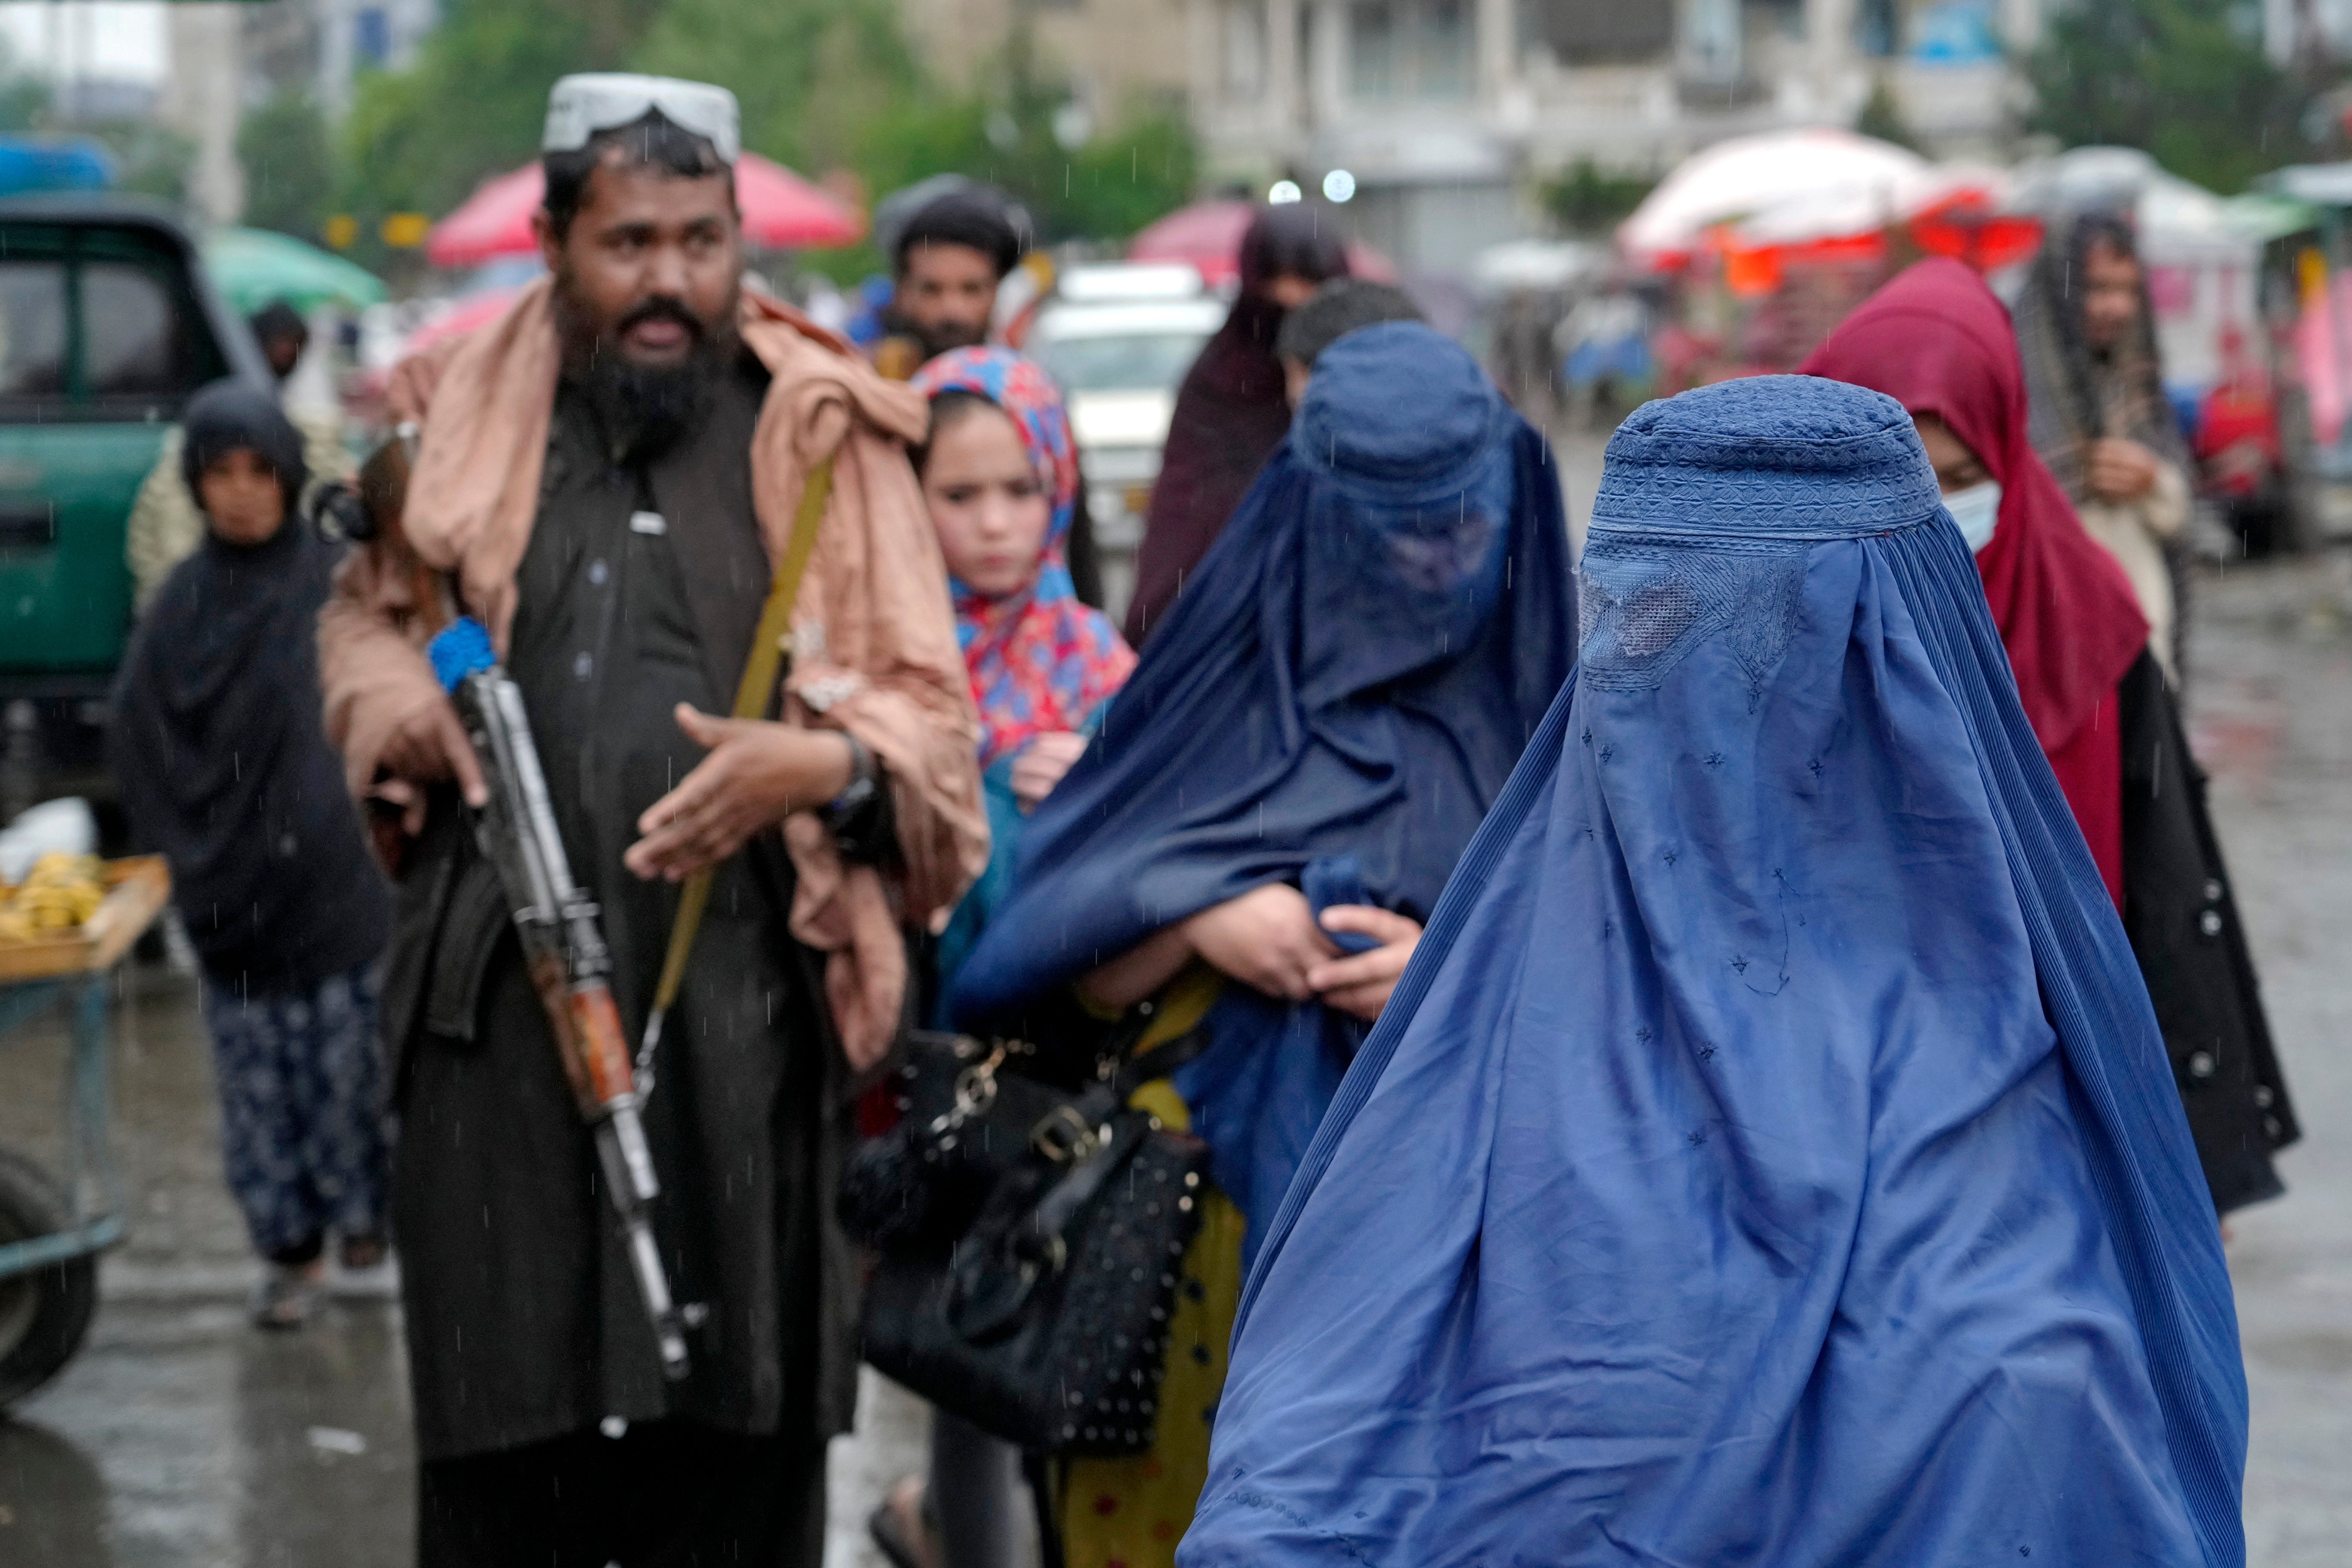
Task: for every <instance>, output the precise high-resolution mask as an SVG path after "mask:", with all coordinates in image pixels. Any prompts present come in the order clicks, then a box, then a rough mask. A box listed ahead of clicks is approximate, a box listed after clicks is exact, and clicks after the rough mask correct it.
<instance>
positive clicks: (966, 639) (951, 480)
mask: <svg viewBox="0 0 2352 1568" xmlns="http://www.w3.org/2000/svg"><path fill="white" fill-rule="evenodd" d="M912 384H914V385H915V386H916V387H918V388H919V389H920V390H921V391H922V392H923V394H924V395H926V396H928V397H929V399H930V400H931V427H930V433H929V437H927V438H926V439H925V441H924V443H923V446H922V448H921V450H919V451H918V452H917V453H916V454H915V468H916V472H917V473H918V474H919V476H920V477H921V479H922V482H923V500H924V501H925V503H926V504H927V505H929V508H930V512H931V523H932V526H933V527H935V528H936V529H938V530H939V535H940V552H941V553H942V554H943V555H945V556H946V557H947V563H948V572H949V574H950V582H949V587H950V590H951V591H952V592H953V595H954V598H955V611H956V632H957V635H958V636H959V637H961V640H962V643H963V657H964V664H965V667H966V668H969V669H970V670H971V695H972V700H973V701H974V702H976V703H977V704H978V705H979V707H980V765H981V769H982V781H983V783H984V784H985V788H986V795H987V800H988V828H989V835H990V839H991V843H990V848H989V859H988V869H987V870H986V871H984V872H982V874H981V879H980V880H979V881H978V882H976V883H974V884H973V885H972V888H971V890H970V891H969V892H967V893H966V894H965V895H964V897H963V901H962V902H961V903H960V904H958V905H957V906H956V911H955V916H954V918H953V919H952V920H951V921H950V922H949V925H948V928H947V930H946V931H944V932H943V933H942V934H941V935H940V941H939V950H938V954H939V992H938V994H940V995H944V994H946V991H947V987H948V984H949V983H950V982H951V981H952V980H953V979H954V978H955V974H956V972H957V970H959V969H961V967H962V966H963V960H964V957H965V955H966V954H967V953H969V952H971V949H972V946H973V944H974V943H975V942H978V941H979V939H980V933H981V931H982V929H983V928H984V927H985V926H986V925H987V922H988V915H989V910H991V909H992V908H993V907H994V906H995V905H997V904H998V903H1000V902H1001V901H1002V900H1003V897H1004V895H1005V894H1006V892H1007V891H1009V890H1010V889H1011V886H1012V881H1013V858H1014V855H1015V851H1016V850H1017V848H1018V847H1019V845H1020V842H1021V837H1022V834H1023V832H1024V829H1025V828H1026V827H1027V826H1028V815H1027V814H1028V812H1029V810H1030V809H1031V808H1032V807H1034V805H1036V804H1037V803H1038V802H1039V801H1041V800H1043V799H1045V795H1046V794H1047V793H1048V792H1049V791H1051V790H1052V789H1053V787H1054V786H1055V784H1058V783H1060V782H1061V778H1062V774H1063V773H1066V772H1067V771H1068V770H1069V766H1070V764H1071V763H1074V762H1076V761H1077V759H1078V756H1079V754H1080V753H1081V752H1084V751H1085V750H1086V747H1087V740H1086V737H1087V733H1088V732H1089V731H1090V730H1091V728H1092V727H1093V725H1094V722H1095V721H1096V719H1097V715H1098V714H1099V713H1100V711H1101V710H1102V707H1103V705H1104V704H1105V703H1106V702H1108V700H1110V697H1111V694H1112V693H1113V692H1115V691H1117V690H1118V689H1119V687H1120V686H1122V685H1123V684H1125V682H1126V680H1127V677H1128V674H1129V671H1131V670H1132V669H1134V668H1135V653H1134V650H1132V649H1131V648H1129V647H1128V646H1127V644H1126V643H1125V642H1123V641H1122V640H1120V638H1119V635H1118V631H1117V630H1116V629H1114V628H1113V627H1112V626H1111V624H1110V621H1109V619H1108V617H1106V616H1104V615H1103V614H1102V612H1101V611H1099V610H1096V609H1093V608H1090V607H1089V606H1087V605H1084V604H1081V603H1080V602H1079V600H1078V596H1077V592H1076V589H1075V588H1074V587H1073V586H1072V585H1071V583H1070V572H1069V568H1068V566H1067V565H1066V563H1064V561H1063V557H1062V549H1063V542H1064V540H1065V539H1066V537H1067V535H1068V532H1069V528H1070V519H1071V517H1072V516H1073V515H1074V514H1075V512H1076V509H1077V499H1078V462H1077V454H1076V449H1075V448H1074V447H1072V445H1071V442H1070V422H1069V419H1068V418H1067V416H1066V415H1065V414H1064V413H1063V410H1062V395H1061V394H1060V393H1059V392H1058V391H1056V390H1055V386H1054V384H1053V382H1052V381H1051V380H1050V379H1049V378H1048V377H1047V376H1046V374H1045V372H1044V371H1042V370H1040V369H1039V368H1038V367H1037V366H1036V365H1035V364H1034V363H1032V362H1030V361H1028V360H1025V359H1024V358H1022V357H1021V356H1020V355H1019V354H1016V353H1011V352H1010V351H1008V350H1005V349H997V348H971V349H957V350H955V351H953V352H952V353H945V354H942V355H940V357H939V358H937V359H935V360H932V361H931V362H930V363H928V364H926V365H925V366H923V368H922V369H921V370H920V371H919V372H917V373H916V374H915V376H914V378H913V383H912ZM942 1021H943V1020H942ZM1018 1476H1019V1455H1018V1453H1017V1452H1016V1451H1015V1450H1013V1449H1012V1448H1010V1447H1007V1446H1005V1445H1004V1444H1002V1443H999V1442H997V1441H996V1440H995V1439H993V1438H992V1437H989V1436H987V1435H986V1434H985V1433H982V1432H981V1431H980V1430H979V1429H978V1428H977V1427H973V1426H969V1425H967V1424H965V1423H963V1422H961V1421H959V1420H957V1419H956V1418H955V1417H953V1416H951V1415H948V1414H947V1413H946V1412H944V1411H940V1412H936V1413H935V1414H934V1418H933V1426H932V1462H931V1475H930V1486H929V1491H930V1495H929V1497H928V1498H927V1497H926V1496H925V1494H924V1487H923V1483H922V1482H921V1481H919V1480H915V1479H909V1480H907V1481H904V1482H901V1483H900V1485H899V1486H898V1489H896V1490H894V1492H893V1493H892V1495H891V1497H890V1498H889V1499H888V1500H886V1501H885V1502H884V1503H883V1504H882V1506H881V1507H880V1508H879V1509H877V1510H875V1513H874V1516H873V1518H872V1520H871V1521H870V1527H871V1529H872V1531H873V1533H874V1536H875V1539H876V1541H877V1542H878V1543H879V1544H880V1545H881V1546H882V1549H883V1551H884V1552H886V1553H887V1554H888V1555H889V1556H890V1558H891V1560H892V1561H893V1562H894V1563H901V1564H908V1565H914V1568H924V1565H928V1564H932V1563H940V1564H945V1565H946V1568H965V1565H969V1564H987V1565H990V1568H994V1565H995V1564H998V1563H1006V1562H1010V1561H1011V1560H1012V1558H1011V1552H1012V1541H1013V1537H1012V1536H1011V1535H1010V1534H1009V1533H1008V1532H1009V1531H1010V1530H1011V1521H1012V1519H1013V1497H1014V1495H1015V1492H1014V1488H1015V1483H1016V1482H1017V1479H1018Z"/></svg>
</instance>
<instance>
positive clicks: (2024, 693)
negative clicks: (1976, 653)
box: [1805, 260, 2299, 1214]
mask: <svg viewBox="0 0 2352 1568" xmlns="http://www.w3.org/2000/svg"><path fill="white" fill-rule="evenodd" d="M1805 369H1806V371H1807V372H1808V373H1809V374H1814V375H1825V376H1829V377H1831V378H1832V379H1834V380H1838V381H1845V382H1852V383H1853V384H1856V385H1860V386H1866V387H1869V388H1871V389H1872V390H1873V391H1875V392H1883V393H1885V394H1887V395H1889V396H1891V397H1893V398H1895V400H1896V401H1898V402H1899V403H1901V404H1902V405H1904V407H1905V408H1906V409H1907V410H1908V411H1909V412H1910V414H1911V416H1912V418H1913V420H1914V422H1915V423H1916V425H1917V426H1918V429H1919V432H1920V435H1921V437H1923V438H1924V439H1925V441H1926V443H1927V455H1928V457H1929V458H1930V459H1931V460H1933V461H1934V462H1935V464H1936V468H1937V477H1938V479H1939V481H1940V482H1941V483H1942V484H1943V486H1944V488H1945V491H1946V494H1945V500H1946V504H1947V505H1948V507H1949V508H1950V509H1951V510H1952V511H1953V513H1954V515H1955V516H1956V517H1964V514H1966V513H1968V512H1969V510H1971V509H1970V508H1969V504H1968V503H1969V500H1970V498H1971V496H1972V494H1974V495H1980V494H1981V492H1982V489H1983V488H1984V487H1987V486H1990V489H1991V490H1992V491H1993V496H1992V500H1993V509H1992V510H1990V511H1989V512H1988V513H1987V514H1986V521H1987V523H1989V524H1990V532H1989V533H1988V534H1986V535H1985V536H1984V537H1983V538H1981V539H1972V540H1970V541H1969V542H1970V543H1971V544H1972V545H1973V546H1974V548H1975V554H1976V563H1977V571H1978V574H1979V576H1980V577H1981V578H1982V579H1983V582H1984V586H1985V595H1986V598H1987V601H1988V602H1989V603H1990V605H1991V608H1992V618H1993V624H1994V625H1995V626H1998V627H1999V628H2000V635H2001V641H2002V643H2003V644H2004V646H2005V647H2006V648H2007V651H2008V655H2009V663H2010V668H2011V670H2012V672H2013V673H2014V674H2015V677H2016V680H2017V691H2018V696H2019V698H2020V700H2021V701H2022V703H2023V706H2024V709H2025V715H2026V718H2027V720H2028V721H2030V722H2031V723H2032V726H2033V731H2034V735H2035V737H2036V738H2037V739H2038V740H2040V742H2042V750H2043V751H2044V752H2045V753H2046V754H2047V755H2048V757H2049V759H2050V765H2051V768H2052V770H2053V772H2054V773H2056V774H2057V778H2058V784H2059V787H2060V788H2061V789H2063V791H2064V792H2065V795H2066V801H2067V804H2068V805H2070V806H2071V807H2072V808H2073V811H2074V817H2075V819H2076V821H2077V822H2078V823H2079V824H2080V826H2081V827H2082V829H2083V835H2084V839H2085V840H2086V841H2087V842H2088V844H2089V846H2090V849H2091V855H2092V858H2093V860H2094V861H2095V863H2096V864H2097V865H2098V867H2099V870H2100V873H2101V876H2102V879H2103V880H2105V883H2106V887H2107V891H2108V895H2109V897H2111V898H2112V899H2113V900H2115V902H2116V907H2117V908H2118V909H2119V910H2121V911H2122V912H2123V920H2124V931H2125V932H2126V934H2127V935H2128V936H2129V937H2130V939H2131V945H2132V952H2133V953H2134V955H2135V956H2136V957H2137V959H2138V961H2139V968H2140V973H2141V974H2142V975H2143V976H2144V977H2145V978H2146V980H2147V988H2148V994H2149V995H2150V996H2151V997H2152V998H2153V999H2154V1001H2155V1003H2156V1016H2157V1021H2158V1024H2159V1025H2161V1026H2162V1028H2163V1032H2164V1039H2165V1046H2166V1048H2167V1049H2168V1051H2169V1052H2170V1054H2171V1058H2172V1064H2173V1072H2174V1076H2175V1078H2176V1079H2177V1080H2178V1082H2179V1088H2180V1096H2181V1100H2182V1101H2183V1103H2184V1104H2185V1105H2186V1106H2187V1108H2188V1111H2189V1129H2190V1131H2193V1132H2194V1133H2195V1134H2196V1137H2197V1152H2198V1156H2199V1158H2200V1160H2201V1161H2202V1163H2203V1165H2204V1170H2205V1179H2206V1183H2207V1184H2208V1185H2209V1186H2210V1188H2211V1193H2212V1199H2213V1205H2214V1207H2215V1208H2217V1209H2219V1210H2220V1211H2221V1213H2223V1214H2227V1213H2228V1212H2230V1211H2231V1209H2234V1208H2238V1207H2240V1206H2242V1205H2246V1204H2250V1203H2255V1202H2258V1201H2260V1200H2261V1199H2263V1198H2268V1197H2274V1196H2276V1195H2277V1194H2279V1193H2280V1192H2281V1191H2283V1190H2284V1189H2283V1188H2282V1186H2281V1185H2280V1183H2279V1179H2278V1175H2277V1173H2275V1172H2274V1171H2273V1169H2272V1166H2271V1155H2272V1153H2273V1152H2274V1151H2276V1150H2278V1149H2281V1148H2284V1147H2285V1146H2286V1145H2287V1144H2289V1143H2291V1142H2294V1140H2295V1139H2296V1137H2298V1136H2299V1133H2298V1131H2297V1129H2296V1126H2295V1120H2294V1110H2292V1109H2291V1108H2290V1106H2289V1105H2288V1103H2287V1095H2286V1084H2285V1081H2284V1077H2283V1075H2282V1074H2281V1072H2280V1070H2279V1065H2278V1058H2277V1056H2276V1055H2275V1053H2274V1052H2273V1049H2272V1047H2271V1036H2270V1025H2269V1023H2268V1021H2267V1020H2266V1018H2265V1016H2264V1014H2263V999H2262V993H2261V990H2260V988H2259V987H2258V986H2257V984H2255V978H2254V966H2253V958H2252V954H2251V953H2250V952H2248V951H2247V947H2246V938H2245V931H2244V928H2243V927H2242V925H2241V924H2240V923H2239V920H2238V910H2237V906H2236V904H2235V903H2234V901H2233V900H2231V895H2230V875H2229V871H2228V869H2227V868H2225V867H2224V866H2223V864H2222V862H2221V842H2220V840H2219V838H2218V837H2216V836H2215V835H2214V832H2213V825H2212V822H2211V820H2210V817H2209V816H2207V815H2206V810H2205V775H2204V773H2202V772H2201V771H2200V770H2199V768H2198V766H2197V763H2196V759H2195V758H2193V757H2192V756H2190V754H2189V746H2188V742H2187V739H2186V737H2185V735H2184V733H2183V731H2182V728H2181V723H2180V715H2179V709H2178V707H2177V705H2176V703H2175V700H2174V698H2173V695H2172V693H2171V691H2170V690H2169V689H2168V687H2167V685H2166V682H2165V680H2164V678H2163V675H2162V674H2161V673H2160V670H2159V666H2158V658H2157V656H2158V652H2159V651H2160V647H2159V645H2158V642H2157V640H2156V639H2155V638H2154V637H2152V636H2151V635H2150V632H2149V628H2148V626H2147V623H2146V622H2145V621H2143V620H2142V619H2141V618H2140V617H2139V616H2138V614H2137V609H2136V607H2135V605H2134V603H2133V598H2132V594H2131V589H2130V587H2129V586H2128V585H2127V584H2126V582H2125V581H2124V576H2123V574H2122V572H2120V571H2119V570H2118V569H2117V568H2116V564H2115V563H2114V562H2113V561H2112V560H2111V559H2109V558H2108V555H2107V553H2106V552H2104V551H2102V550H2101V549H2100V548H2099V547H2098V545H2097V544H2096V543H2095V542H2093V541H2092V539H2091V537H2090V535H2089V534H2087V533H2086V532H2084V529H2083V526H2082V524H2081V523H2080V522H2078V521H2076V520H2075V517H2074V509H2073V508H2072V507H2071V506H2070V505H2069V504H2068V501H2067V499H2066V495H2065V492H2064V491H2063V490H2062V489H2060V488H2059V486H2058V484H2057V482H2056V481H2055V480H2054V479H2053V478H2052V476H2051V473H2050V470H2049V469H2048V468H2045V467H2044V466H2043V464H2042V458H2040V457H2039V456H2037V455H2036V452H2035V448H2034V446H2033V444H2032V442H2030V441H2029V440H2028V439H2027V436H2026V394H2025V384H2026V381H2027V379H2028V378H2027V377H2024V376H2022V375H2021V374H2020V370H2019V365H2018V349H2017V344H2016V341H2015V339H2014V338H2013V337H2012V336H2011V331H2010V325H2009V319H2008V316H2007V314H2006V313H2005V312H2004V311H2003V310H2001V307H2000V300H1997V299H1995V298H1994V297H1993V293H1992V290H1991V289H1988V288H1986V287H1985V285H1984V281H1983V279H1979V278H1978V277H1977V275H1976V274H1975V273H1973V272H1970V271H1969V269H1968V268H1965V267H1962V266H1961V265H1960V264H1959V263H1958V262H1956V261H1945V260H1932V261H1922V262H1920V263H1918V264H1917V265H1916V266H1915V267H1913V268H1910V269H1909V270H1908V271H1906V272H1905V273H1904V274H1903V275H1902V276H1900V277H1898V278H1896V279H1895V280H1894V281H1893V282H1891V283H1889V284H1887V285H1886V287H1885V288H1884V289H1880V290H1879V291H1878V292H1877V293H1876V294H1875V295H1874V296H1872V297H1871V298H1870V299H1869V300H1867V301H1865V302H1864V304H1863V306H1862V308H1861V309H1860V310H1856V311H1855V312H1854V313H1853V315H1852V316H1850V317H1848V318H1847V319H1846V321H1845V322H1844V323H1843V325H1841V326H1840V327H1839V328H1838V330H1837V331H1834V332H1832V334H1831V335H1830V337H1829V340H1828V341H1827V342H1824V343H1822V346H1821V347H1820V348H1819V349H1817V350H1815V351H1814V353H1813V355H1812V357H1811V359H1809V360H1807V361H1806V362H1805ZM1963 531H1964V532H1965V531H1966V524H1965V521H1964V522H1963Z"/></svg>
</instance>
